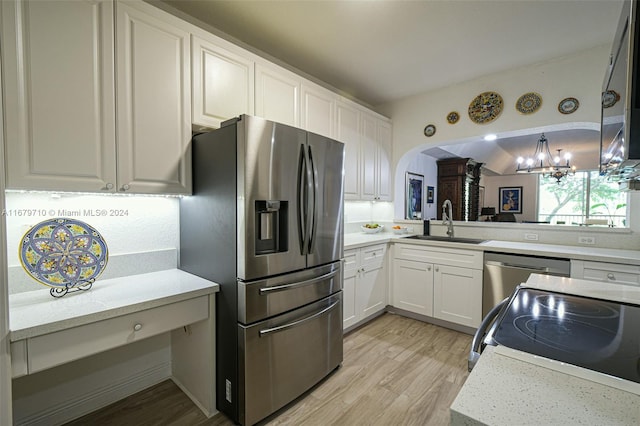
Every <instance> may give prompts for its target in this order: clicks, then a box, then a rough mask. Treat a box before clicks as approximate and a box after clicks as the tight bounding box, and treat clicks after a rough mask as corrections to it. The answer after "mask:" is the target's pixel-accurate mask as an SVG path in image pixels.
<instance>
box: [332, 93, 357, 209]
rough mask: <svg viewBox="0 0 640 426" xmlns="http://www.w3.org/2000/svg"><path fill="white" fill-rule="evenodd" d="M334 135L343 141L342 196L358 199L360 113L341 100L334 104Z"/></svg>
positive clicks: (347, 198)
mask: <svg viewBox="0 0 640 426" xmlns="http://www.w3.org/2000/svg"><path fill="white" fill-rule="evenodd" d="M336 121H337V128H336V137H337V139H338V140H339V141H340V142H343V143H344V198H345V200H358V199H360V133H359V129H360V124H359V121H360V113H359V112H358V110H357V109H355V108H353V107H351V106H350V105H347V104H345V103H343V102H338V103H337V104H336Z"/></svg>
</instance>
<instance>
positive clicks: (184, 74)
mask: <svg viewBox="0 0 640 426" xmlns="http://www.w3.org/2000/svg"><path fill="white" fill-rule="evenodd" d="M183 25H184V23H183V21H181V20H179V19H178V18H175V17H173V16H171V15H169V14H167V13H165V12H162V11H160V10H159V9H157V8H155V7H152V6H149V5H147V4H145V3H139V2H135V3H134V2H131V3H125V2H120V3H117V5H116V29H117V31H116V52H117V64H118V69H117V100H118V104H117V117H118V179H119V184H118V191H131V192H143V193H177V194H184V193H187V194H188V193H190V192H191V153H190V151H189V146H190V145H189V142H190V139H191V56H190V53H191V51H190V48H189V47H190V33H189V32H188V30H187V29H184V27H183Z"/></svg>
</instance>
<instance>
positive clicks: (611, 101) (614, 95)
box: [602, 90, 620, 108]
mask: <svg viewBox="0 0 640 426" xmlns="http://www.w3.org/2000/svg"><path fill="white" fill-rule="evenodd" d="M619 100H620V95H619V94H618V92H616V91H615V90H607V91H606V92H604V93H603V94H602V107H603V108H611V107H612V106H614V105H615V104H616V102H618V101H619Z"/></svg>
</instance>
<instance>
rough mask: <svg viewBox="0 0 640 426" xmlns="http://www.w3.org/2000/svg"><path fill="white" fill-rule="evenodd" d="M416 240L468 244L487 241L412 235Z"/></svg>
mask: <svg viewBox="0 0 640 426" xmlns="http://www.w3.org/2000/svg"><path fill="white" fill-rule="evenodd" d="M407 238H411V239H414V240H426V241H445V242H449V243H466V244H480V243H483V242H484V241H485V240H480V239H477V238H459V237H453V238H452V237H436V236H432V235H412V236H410V237H407Z"/></svg>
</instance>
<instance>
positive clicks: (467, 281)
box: [433, 265, 482, 327]
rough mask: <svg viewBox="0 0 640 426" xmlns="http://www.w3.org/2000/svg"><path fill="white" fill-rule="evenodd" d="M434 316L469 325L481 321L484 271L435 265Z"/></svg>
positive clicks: (472, 325)
mask: <svg viewBox="0 0 640 426" xmlns="http://www.w3.org/2000/svg"><path fill="white" fill-rule="evenodd" d="M433 286H434V287H433V316H434V317H436V318H439V319H443V320H446V321H451V322H454V323H456V324H461V325H466V326H468V327H478V326H479V325H480V322H481V321H482V271H481V270H479V269H468V268H459V267H456V266H445V265H434V278H433Z"/></svg>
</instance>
